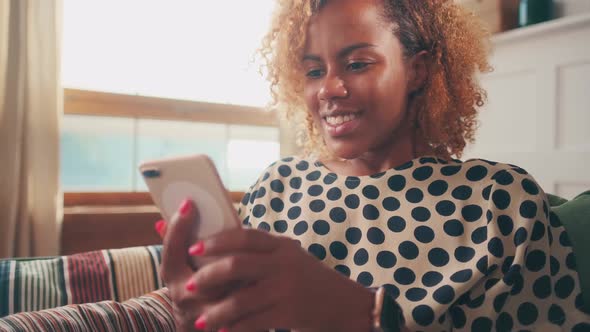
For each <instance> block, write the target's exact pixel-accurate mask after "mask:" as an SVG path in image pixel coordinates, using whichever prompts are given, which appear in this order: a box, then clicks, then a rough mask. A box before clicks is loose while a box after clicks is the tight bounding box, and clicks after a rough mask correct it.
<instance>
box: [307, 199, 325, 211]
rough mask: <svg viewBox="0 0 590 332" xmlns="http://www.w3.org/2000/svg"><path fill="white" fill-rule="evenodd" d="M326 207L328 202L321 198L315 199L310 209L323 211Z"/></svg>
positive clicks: (310, 204)
mask: <svg viewBox="0 0 590 332" xmlns="http://www.w3.org/2000/svg"><path fill="white" fill-rule="evenodd" d="M325 208H326V203H324V201H323V200H321V199H314V200H313V201H311V202H310V203H309V209H310V210H311V211H313V212H316V213H317V212H322V211H324V209H325Z"/></svg>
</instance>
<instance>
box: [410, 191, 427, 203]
mask: <svg viewBox="0 0 590 332" xmlns="http://www.w3.org/2000/svg"><path fill="white" fill-rule="evenodd" d="M422 199H424V194H423V193H422V190H420V189H418V188H412V189H409V190H408V191H406V200H407V201H408V202H410V203H420V202H421V201H422Z"/></svg>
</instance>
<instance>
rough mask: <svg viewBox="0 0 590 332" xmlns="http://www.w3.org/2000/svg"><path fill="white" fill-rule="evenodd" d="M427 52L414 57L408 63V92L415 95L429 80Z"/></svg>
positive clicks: (421, 52)
mask: <svg viewBox="0 0 590 332" xmlns="http://www.w3.org/2000/svg"><path fill="white" fill-rule="evenodd" d="M427 54H428V52H426V51H420V52H418V53H417V54H416V55H414V56H413V57H412V58H411V59H410V60H409V62H408V92H409V93H414V92H416V91H419V90H420V89H422V88H423V87H424V85H425V84H426V80H427V79H428V66H427V65H426V61H427Z"/></svg>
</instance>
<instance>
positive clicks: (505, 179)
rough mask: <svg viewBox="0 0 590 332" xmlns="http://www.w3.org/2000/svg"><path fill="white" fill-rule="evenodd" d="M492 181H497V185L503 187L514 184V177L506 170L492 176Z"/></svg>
mask: <svg viewBox="0 0 590 332" xmlns="http://www.w3.org/2000/svg"><path fill="white" fill-rule="evenodd" d="M492 180H495V181H496V183H497V184H501V185H503V186H507V185H509V184H511V183H512V182H514V177H513V176H512V175H511V174H510V173H509V172H508V171H507V170H505V169H503V170H501V171H498V172H496V174H494V175H493V176H492Z"/></svg>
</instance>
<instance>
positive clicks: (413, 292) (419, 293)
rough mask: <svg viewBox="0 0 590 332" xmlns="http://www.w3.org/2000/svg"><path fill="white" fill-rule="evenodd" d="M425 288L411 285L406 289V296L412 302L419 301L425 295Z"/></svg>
mask: <svg viewBox="0 0 590 332" xmlns="http://www.w3.org/2000/svg"><path fill="white" fill-rule="evenodd" d="M426 294H427V292H426V290H425V289H422V288H418V287H412V288H410V289H408V290H407V291H406V298H407V299H408V300H410V301H412V302H418V301H421V300H422V299H424V298H425V297H426Z"/></svg>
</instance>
